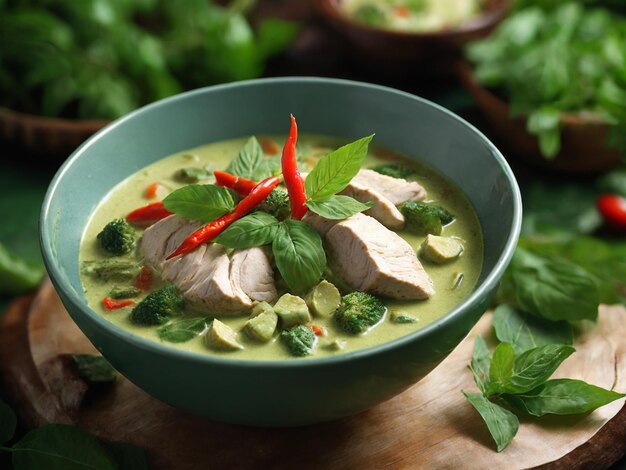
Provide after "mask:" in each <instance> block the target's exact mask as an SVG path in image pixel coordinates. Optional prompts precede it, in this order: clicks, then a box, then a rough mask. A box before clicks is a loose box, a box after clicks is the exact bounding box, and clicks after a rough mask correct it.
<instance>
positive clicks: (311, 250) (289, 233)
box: [272, 220, 326, 293]
mask: <svg viewBox="0 0 626 470" xmlns="http://www.w3.org/2000/svg"><path fill="white" fill-rule="evenodd" d="M272 252H273V254H274V258H275V260H276V266H277V267H278V270H279V271H280V274H281V275H282V277H283V279H284V281H285V283H286V284H287V286H289V289H291V290H292V291H293V292H295V293H304V292H306V291H307V290H308V289H310V288H311V287H313V286H314V285H315V284H316V283H317V282H318V281H319V280H320V277H321V276H322V273H323V272H324V268H325V267H326V253H324V248H323V247H322V239H321V238H320V236H319V234H318V233H317V232H316V231H315V230H314V229H313V228H311V227H310V226H309V225H307V224H305V223H304V222H300V221H298V220H285V221H284V222H283V223H281V225H280V228H279V230H278V231H277V233H276V237H275V238H274V242H273V243H272Z"/></svg>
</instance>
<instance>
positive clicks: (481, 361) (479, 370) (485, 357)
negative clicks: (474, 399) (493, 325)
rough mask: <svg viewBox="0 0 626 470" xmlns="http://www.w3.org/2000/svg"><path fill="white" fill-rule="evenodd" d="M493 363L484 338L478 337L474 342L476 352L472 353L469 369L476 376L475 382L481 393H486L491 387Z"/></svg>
mask: <svg viewBox="0 0 626 470" xmlns="http://www.w3.org/2000/svg"><path fill="white" fill-rule="evenodd" d="M490 362H491V354H490V353H489V348H488V347H487V344H486V343H485V340H484V339H483V338H482V336H480V335H478V336H476V339H475V340H474V351H473V353H472V362H470V365H469V368H470V370H471V371H472V375H473V376H474V382H476V385H477V386H478V388H479V389H480V391H481V392H483V393H485V391H486V390H487V387H488V386H489V364H490Z"/></svg>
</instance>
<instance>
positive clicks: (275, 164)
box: [252, 157, 281, 181]
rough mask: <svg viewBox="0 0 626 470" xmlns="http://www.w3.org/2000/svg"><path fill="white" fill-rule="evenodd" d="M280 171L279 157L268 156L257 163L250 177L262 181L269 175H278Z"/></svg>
mask: <svg viewBox="0 0 626 470" xmlns="http://www.w3.org/2000/svg"><path fill="white" fill-rule="evenodd" d="M280 172H281V166H280V157H269V158H265V159H264V160H263V161H261V163H259V165H258V166H257V167H256V169H255V170H254V173H253V174H252V179H253V180H254V181H263V180H264V179H265V178H269V177H270V176H277V175H280Z"/></svg>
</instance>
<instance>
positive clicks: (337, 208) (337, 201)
mask: <svg viewBox="0 0 626 470" xmlns="http://www.w3.org/2000/svg"><path fill="white" fill-rule="evenodd" d="M373 205H374V203H372V202H368V203H362V202H359V201H357V200H356V199H354V198H351V197H350V196H330V197H329V198H328V199H325V200H323V201H311V200H309V201H307V202H306V206H307V207H308V208H309V209H310V210H311V211H313V212H315V213H316V214H318V215H321V216H322V217H324V218H326V219H331V220H342V219H347V218H348V217H351V216H353V215H354V214H358V213H359V212H363V211H366V210H368V209H371V208H372V206H373Z"/></svg>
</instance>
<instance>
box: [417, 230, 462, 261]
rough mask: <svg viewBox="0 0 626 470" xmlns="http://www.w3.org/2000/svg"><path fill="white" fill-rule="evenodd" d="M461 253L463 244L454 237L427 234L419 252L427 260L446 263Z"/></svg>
mask: <svg viewBox="0 0 626 470" xmlns="http://www.w3.org/2000/svg"><path fill="white" fill-rule="evenodd" d="M461 253H463V244H462V243H461V242H460V241H459V240H456V239H454V238H448V237H438V236H436V235H428V236H427V237H426V240H424V242H423V243H422V245H421V254H422V256H424V258H426V259H427V260H428V261H432V262H433V263H437V264H443V263H448V262H450V261H452V260H454V259H456V258H458V257H459V256H460V254H461Z"/></svg>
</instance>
